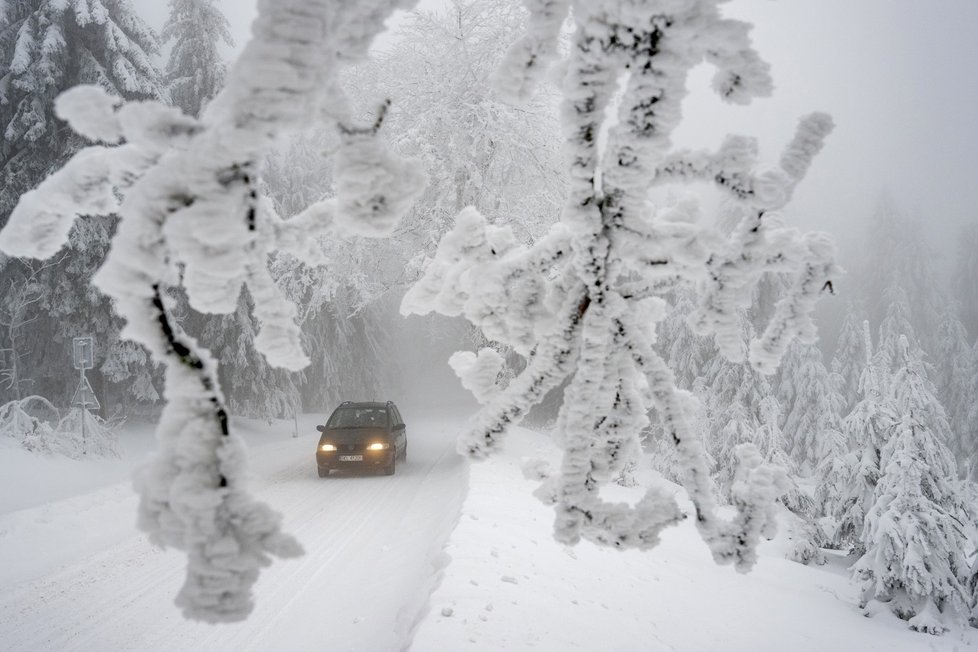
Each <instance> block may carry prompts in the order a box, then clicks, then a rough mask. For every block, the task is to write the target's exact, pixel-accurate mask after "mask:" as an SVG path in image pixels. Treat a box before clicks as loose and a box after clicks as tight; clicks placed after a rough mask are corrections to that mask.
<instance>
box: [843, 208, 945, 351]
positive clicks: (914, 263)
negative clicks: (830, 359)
mask: <svg viewBox="0 0 978 652" xmlns="http://www.w3.org/2000/svg"><path fill="white" fill-rule="evenodd" d="M867 234H868V238H870V241H871V246H869V247H867V248H866V255H864V256H862V258H861V260H862V262H863V269H862V270H859V271H860V272H861V275H862V277H863V279H864V280H863V283H862V285H863V288H864V292H865V294H864V296H865V298H866V308H867V310H868V312H869V319H870V321H871V322H873V323H881V322H882V321H884V319H885V316H886V314H887V311H888V310H889V308H890V307H891V306H892V305H893V301H894V298H893V296H892V293H891V292H889V291H888V290H889V289H890V288H891V287H893V286H898V287H900V288H901V289H902V292H903V295H904V297H905V299H906V301H907V305H912V306H913V308H914V310H913V314H912V315H911V314H910V313H909V312H908V313H907V318H908V320H909V322H910V324H911V325H912V327H913V331H912V332H916V334H917V337H918V338H919V343H920V345H921V346H922V347H923V348H924V350H925V351H926V352H927V353H929V354H932V353H933V344H934V341H933V337H932V336H933V334H934V333H935V332H936V330H937V324H938V319H939V316H940V314H941V310H942V308H943V306H944V305H945V304H946V303H947V301H948V296H947V293H946V292H945V291H944V287H945V286H944V284H942V283H941V282H940V277H939V274H938V273H937V270H936V269H935V266H934V261H935V260H937V256H935V255H934V252H933V251H932V250H931V248H930V246H929V245H928V242H927V237H926V232H925V229H924V225H923V224H922V222H921V220H920V219H918V218H916V217H913V216H910V215H906V214H904V213H902V212H901V211H900V210H899V209H898V208H897V207H896V206H895V205H894V204H893V203H892V201H891V200H889V199H884V200H883V201H882V202H881V203H880V206H879V208H878V209H877V211H876V214H875V216H874V218H873V219H872V220H871V222H870V224H869V230H868V232H867ZM903 332H904V333H905V334H906V335H907V336H908V337H910V334H911V331H903ZM911 339H913V338H911Z"/></svg>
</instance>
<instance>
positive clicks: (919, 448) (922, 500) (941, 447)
mask: <svg viewBox="0 0 978 652" xmlns="http://www.w3.org/2000/svg"><path fill="white" fill-rule="evenodd" d="M896 350H897V352H898V358H897V360H896V361H895V364H896V373H895V374H894V377H893V384H892V394H893V399H894V404H895V406H896V409H897V410H898V413H899V414H900V417H899V420H898V421H897V423H896V424H895V426H894V427H893V428H892V434H891V435H890V438H889V440H888V441H887V442H886V443H885V445H884V447H883V450H882V455H881V466H880V468H881V475H880V478H879V482H878V483H877V485H876V489H875V491H874V494H873V506H872V507H871V508H870V509H869V510H868V511H867V513H866V520H865V524H864V527H863V533H862V542H863V545H864V547H865V551H866V552H865V553H864V554H863V556H862V557H861V558H860V560H859V561H858V562H857V563H856V565H855V566H854V567H853V572H854V574H855V576H856V577H857V579H858V580H859V581H860V582H861V584H862V588H863V603H864V604H865V603H867V602H869V601H871V600H877V601H880V602H883V603H886V604H887V606H888V607H889V609H890V610H891V611H893V613H894V614H896V615H897V616H899V617H900V618H903V619H904V620H908V621H909V624H910V627H911V628H912V629H915V630H918V631H923V632H928V633H932V634H940V633H943V632H944V631H946V629H947V628H948V626H949V625H953V624H958V623H960V622H962V621H963V620H964V619H966V618H967V614H968V609H969V605H968V603H969V595H968V590H967V587H966V583H967V574H968V564H967V561H966V558H965V550H966V547H967V538H966V534H965V528H966V525H965V522H966V520H967V513H968V510H967V509H966V507H965V501H964V497H963V494H962V491H961V486H960V483H959V482H958V479H957V469H956V464H955V462H954V458H953V456H952V455H951V452H950V451H949V450H948V448H947V445H946V444H945V440H946V437H947V434H948V433H947V423H946V419H945V417H944V410H943V408H942V407H941V405H940V403H939V402H938V401H937V399H936V397H935V396H934V395H933V392H932V386H931V385H930V382H929V381H928V379H927V375H926V371H925V369H924V365H923V362H922V360H921V352H920V351H919V349H918V350H915V349H913V348H911V345H910V344H909V341H908V339H907V338H906V337H900V338H899V342H898V347H897V348H896Z"/></svg>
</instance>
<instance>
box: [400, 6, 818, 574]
mask: <svg viewBox="0 0 978 652" xmlns="http://www.w3.org/2000/svg"><path fill="white" fill-rule="evenodd" d="M718 4H719V3H718V1H717V0H660V1H658V2H653V1H651V0H624V1H622V0H616V1H614V2H612V1H605V0H587V1H585V0H579V1H577V2H573V19H574V21H575V26H576V30H575V31H574V32H573V34H572V35H571V48H570V56H569V61H567V68H566V73H565V75H564V79H563V89H562V90H563V104H562V122H563V128H564V136H565V138H566V157H567V165H568V177H569V185H570V188H569V193H568V197H567V200H566V204H565V206H564V209H563V213H562V218H561V222H560V223H559V224H558V225H556V226H555V227H554V228H553V230H552V231H551V233H550V234H549V235H548V236H547V237H545V238H543V239H542V240H540V241H539V242H537V243H536V244H535V245H534V246H532V247H530V248H525V247H522V246H517V244H516V240H515V238H514V237H513V235H512V234H511V233H510V232H509V230H508V229H501V228H497V227H495V226H492V225H489V224H487V223H486V221H485V220H484V219H483V217H482V216H481V215H479V214H478V213H477V212H476V211H475V210H474V209H466V211H463V213H462V214H460V215H459V218H458V222H457V225H456V227H455V229H454V230H453V231H452V232H451V233H449V234H447V235H446V236H445V237H444V238H443V240H442V242H441V245H440V247H439V250H438V253H437V255H436V257H435V258H434V260H433V261H432V262H431V264H430V266H429V267H428V269H427V271H426V275H425V276H424V278H422V280H421V281H420V282H419V283H418V284H417V285H416V286H414V287H413V288H412V289H411V290H410V291H409V292H408V294H407V295H406V296H405V298H404V303H403V305H402V311H403V312H404V313H405V314H408V313H419V314H423V313H426V312H429V311H432V310H435V311H438V312H441V313H443V314H447V315H464V316H465V317H467V318H468V319H469V320H470V321H472V322H473V323H474V324H476V325H477V326H479V327H481V328H482V329H483V331H484V332H485V334H486V336H487V337H489V338H492V339H496V340H498V341H500V342H502V343H505V344H508V345H510V346H512V347H513V348H514V349H515V350H516V351H517V352H519V353H522V354H523V355H526V356H528V362H527V366H526V369H525V371H523V372H522V373H521V374H520V375H519V376H517V377H516V378H515V379H514V380H513V381H512V382H511V383H510V384H509V386H508V387H506V388H504V389H501V390H498V391H495V392H493V393H492V395H491V396H486V395H485V394H484V393H483V394H482V399H485V400H486V403H485V405H484V406H483V408H482V409H481V411H480V412H479V413H478V414H477V415H476V416H475V417H474V418H473V420H472V422H471V427H470V430H469V431H468V432H467V433H466V434H465V435H463V436H462V438H461V440H460V449H461V450H462V451H463V452H464V453H466V454H468V455H470V456H473V457H482V456H485V455H488V454H490V453H491V452H492V451H493V450H494V449H495V448H496V447H497V446H498V445H499V442H500V440H501V437H502V436H503V435H504V433H505V431H506V429H507V428H508V427H509V426H510V425H512V424H514V423H517V422H518V421H519V420H520V419H521V418H522V417H523V416H524V415H525V414H526V412H527V411H528V410H529V409H530V407H531V406H532V405H533V404H535V403H536V402H538V401H539V400H540V399H541V398H542V397H543V396H544V395H545V394H546V392H547V391H548V390H550V389H552V388H555V387H557V386H558V385H559V384H560V383H561V382H563V381H564V380H566V379H568V378H569V379H570V383H569V385H568V387H567V389H566V391H565V394H564V403H563V408H562V411H561V414H560V418H559V422H558V429H559V434H558V440H559V441H560V442H561V445H562V446H563V448H564V456H563V462H562V468H561V469H560V474H559V476H557V477H554V478H551V479H549V480H548V481H547V482H548V483H549V484H550V486H549V487H546V488H544V489H542V490H541V491H540V492H539V495H542V496H546V497H549V498H550V499H552V501H553V502H554V503H555V509H556V514H557V517H556V526H555V529H556V537H557V539H558V540H559V541H562V542H564V543H571V544H572V543H575V542H577V541H578V540H579V539H580V538H581V537H585V538H588V539H590V540H593V541H598V542H601V543H606V544H610V545H614V546H621V547H639V548H647V547H651V546H654V545H655V543H656V542H657V539H658V535H659V532H660V531H661V529H662V528H663V527H665V526H667V525H670V524H673V523H676V522H677V521H678V520H679V519H681V518H682V514H681V511H680V509H679V508H678V506H677V505H676V503H675V501H674V499H673V498H672V497H671V496H668V495H664V493H663V492H661V491H656V490H652V491H650V492H649V494H648V495H647V496H646V497H645V498H644V499H643V500H642V501H640V502H639V503H638V504H637V505H635V506H634V507H629V506H626V505H617V504H608V503H605V502H603V501H602V499H601V497H600V493H599V492H600V487H601V485H602V484H603V483H605V482H608V481H609V480H610V479H613V478H614V477H615V476H616V474H617V473H618V472H620V470H621V469H622V467H623V465H624V464H626V462H627V451H629V450H631V449H633V448H634V446H635V445H637V436H638V433H639V431H640V429H641V428H642V427H643V426H644V425H645V424H646V423H647V417H646V414H647V413H648V411H649V408H650V407H655V409H656V414H658V415H660V417H661V418H662V420H663V424H662V425H663V427H664V429H665V430H666V431H667V432H668V433H669V434H670V435H671V439H672V441H673V442H674V443H675V445H676V447H677V454H678V457H679V459H680V460H681V462H682V465H683V467H684V468H685V478H684V483H685V486H686V488H687V489H688V492H689V495H690V498H691V499H692V501H693V503H694V505H695V508H696V522H697V525H698V527H699V529H700V532H701V534H702V536H703V538H704V540H705V541H706V542H707V544H708V545H709V547H710V549H711V550H712V552H713V555H714V558H715V559H716V560H717V561H718V562H732V563H734V564H735V565H736V567H737V568H738V569H740V570H746V569H748V568H749V567H750V566H751V565H752V564H753V562H754V559H755V546H756V544H757V541H758V539H759V537H760V536H761V535H762V534H766V533H767V531H768V529H769V528H770V527H771V526H772V521H771V509H772V508H773V501H774V498H775V497H776V496H778V495H779V494H781V493H782V492H783V491H784V490H785V487H786V485H785V479H784V475H783V472H782V471H781V470H780V469H777V468H772V467H769V466H766V465H763V464H761V459H760V456H759V455H758V454H757V451H756V449H753V447H751V446H744V447H741V448H740V449H739V450H738V451H737V457H738V458H739V460H740V463H741V466H740V468H739V469H738V472H737V474H736V479H735V482H734V485H733V488H732V492H731V493H732V497H733V502H734V504H735V506H736V507H737V515H736V516H734V517H733V519H732V520H731V521H724V520H721V519H720V518H719V517H718V516H717V510H716V506H715V503H714V498H713V494H712V486H711V483H710V480H709V470H708V468H707V462H706V459H705V455H704V452H703V446H702V444H701V442H700V441H699V440H698V438H697V436H696V434H695V433H694V431H693V429H692V428H691V427H690V425H689V421H688V419H687V410H688V409H689V407H688V406H689V398H688V397H687V394H686V393H685V392H682V391H680V390H679V389H678V388H677V387H676V384H675V381H674V378H673V374H672V371H671V370H670V369H669V368H668V366H667V365H666V363H665V362H664V361H663V359H662V357H660V355H659V354H658V353H657V352H656V350H655V349H654V344H655V332H656V326H657V324H658V322H660V321H662V320H663V319H664V318H665V316H666V314H667V310H666V308H667V306H666V304H665V301H664V300H663V299H662V298H661V297H662V295H664V294H666V293H667V292H669V291H671V290H674V289H679V288H695V289H696V291H697V294H698V299H699V301H698V307H697V309H696V310H695V311H694V313H693V315H692V316H691V320H692V322H693V323H694V325H695V326H696V328H697V330H698V331H699V332H701V333H703V334H712V335H714V336H715V337H716V340H717V343H718V345H719V346H720V349H721V351H722V352H723V354H724V355H726V356H727V357H729V358H731V359H733V360H743V359H744V358H749V359H750V361H751V363H752V364H753V365H754V366H755V367H756V368H758V369H759V370H762V371H765V372H770V371H772V370H773V369H774V367H775V366H776V365H777V363H778V360H779V358H780V356H781V355H782V353H783V352H784V350H785V348H786V347H787V345H788V344H789V343H790V342H791V340H792V339H794V338H795V337H801V338H803V339H807V340H810V339H811V338H812V337H813V335H814V327H813V324H812V321H811V312H812V309H813V307H814V303H815V300H816V299H817V297H818V296H819V294H820V293H821V292H822V291H823V290H824V289H825V288H826V287H829V288H830V287H831V285H830V283H829V280H830V278H831V276H832V275H833V274H834V273H836V272H837V270H836V268H835V265H834V264H833V262H832V245H831V243H830V241H829V240H828V239H827V238H826V237H825V236H823V235H820V234H805V235H802V234H799V233H797V232H796V231H794V230H791V229H787V228H784V227H782V226H780V223H779V221H778V220H777V219H776V218H775V215H774V212H775V211H777V210H778V209H780V208H782V207H783V206H784V205H785V204H786V203H787V201H788V200H789V199H790V197H791V195H792V192H793V190H794V188H795V186H796V185H797V184H798V182H799V181H801V179H802V177H803V176H804V174H805V172H806V170H807V169H808V167H809V165H810V163H811V160H812V158H813V157H814V155H815V154H816V153H817V152H818V151H819V149H820V148H821V146H822V140H823V138H824V137H825V136H826V135H827V134H828V132H829V131H830V130H831V127H832V123H831V120H830V118H829V117H828V116H826V115H824V114H812V115H810V116H808V117H806V118H804V119H803V120H802V121H801V123H800V124H799V126H798V130H797V133H796V135H795V137H794V139H793V140H792V141H791V142H790V143H789V144H788V146H787V148H786V149H785V151H784V154H783V155H782V157H781V160H780V162H779V164H778V166H777V167H774V168H770V169H759V167H758V163H757V145H756V143H755V141H754V140H753V139H750V138H745V137H729V138H728V139H727V140H726V141H725V142H724V143H723V144H722V145H721V147H720V148H719V150H717V151H716V152H689V151H679V152H676V151H672V150H671V146H670V134H671V133H672V131H673V130H674V129H675V127H676V126H677V125H678V123H679V119H680V102H681V100H682V99H683V97H684V96H685V94H686V90H685V83H686V78H687V76H688V74H689V71H690V70H691V69H692V68H693V67H694V66H696V65H697V64H699V63H700V62H701V61H703V60H706V61H708V62H709V63H711V64H713V65H714V66H715V67H716V68H717V70H718V72H717V75H716V77H715V79H714V89H715V90H716V91H717V92H718V93H719V94H720V95H721V97H723V98H724V99H725V100H727V101H730V102H737V103H742V102H747V101H749V100H750V99H751V98H753V97H757V96H763V95H766V94H768V93H769V92H770V89H771V80H770V78H769V75H768V70H767V66H766V64H764V63H763V62H762V61H761V60H760V59H759V58H758V56H757V54H756V53H755V52H754V51H753V50H752V49H751V47H750V43H749V40H748V36H747V34H748V29H749V26H748V25H747V24H745V23H741V22H737V21H733V20H726V19H722V18H721V17H720V15H719V12H718V9H717V5H718ZM526 5H527V7H528V8H529V10H530V19H529V28H528V32H527V34H526V35H525V36H524V37H523V39H522V40H520V41H519V42H518V43H517V44H516V45H515V46H514V48H513V49H512V50H511V51H510V53H509V55H508V56H507V58H506V59H505V60H504V62H503V64H502V66H501V69H500V71H499V72H498V74H497V78H496V86H497V90H498V91H500V92H501V93H503V94H505V95H507V96H508V97H509V98H510V99H513V100H520V99H523V98H525V97H526V96H527V94H528V93H529V92H531V89H532V86H533V84H534V82H536V81H537V80H539V79H541V78H542V76H543V75H544V73H545V68H546V66H547V64H548V63H550V62H551V61H552V60H553V59H554V58H555V57H556V53H557V39H558V36H559V33H560V26H561V24H562V22H563V20H564V19H565V18H566V17H567V16H568V14H569V9H570V8H571V6H572V3H571V1H570V0H526ZM622 78H623V79H624V80H625V81H624V82H623V83H624V88H623V89H622V90H623V93H622V97H621V101H620V104H619V106H618V115H617V123H616V124H614V125H612V126H610V128H609V131H608V138H607V145H606V147H605V149H604V151H603V152H602V151H600V150H599V145H598V134H599V131H600V130H601V128H602V125H605V124H606V123H607V122H608V120H609V118H610V116H609V111H610V110H611V107H612V97H613V96H614V95H615V93H616V90H618V80H619V79H622ZM699 180H707V181H710V180H712V181H714V182H715V183H716V184H717V185H718V186H719V187H720V188H721V189H723V190H725V191H726V192H728V193H729V194H730V195H731V197H732V198H733V199H734V200H735V201H739V202H741V203H742V204H743V206H744V209H745V210H744V213H745V214H746V215H747V217H746V218H745V219H744V220H743V222H742V223H741V224H740V226H739V227H738V228H737V229H736V231H735V232H734V234H733V236H732V237H731V238H729V239H726V238H724V237H723V236H722V235H720V234H719V233H717V232H715V231H713V230H710V229H707V228H705V227H703V226H702V225H699V224H696V223H691V222H690V221H689V220H688V219H685V217H684V215H683V214H679V213H681V211H672V212H670V211H668V210H656V209H655V208H654V207H653V206H651V204H650V203H649V201H648V198H647V195H648V191H649V190H650V189H651V188H652V187H653V186H661V185H664V184H669V183H676V182H690V181H699ZM766 272H778V273H781V274H784V275H787V276H789V277H790V278H792V279H793V281H792V284H791V285H790V290H789V292H788V293H787V294H786V296H784V297H783V298H782V299H781V300H780V302H779V303H778V305H777V308H776V310H775V314H774V316H773V318H772V320H771V322H770V323H769V325H768V326H767V328H766V330H765V331H764V333H763V334H762V335H761V336H760V337H759V338H758V339H757V340H755V341H754V342H753V343H752V344H751V346H750V350H749V351H748V350H745V349H744V347H743V345H742V339H741V337H740V331H739V323H738V316H737V313H738V309H740V308H742V307H745V306H746V305H748V304H749V302H750V297H751V291H752V289H753V288H754V286H755V285H756V284H757V282H758V280H759V279H760V278H761V276H762V274H764V273H766ZM456 366H457V365H456ZM465 374H466V377H465V379H464V382H465V383H466V385H467V386H472V385H473V384H474V383H473V379H472V378H470V377H469V374H470V372H468V371H466V372H465ZM478 386H479V387H482V385H478Z"/></svg>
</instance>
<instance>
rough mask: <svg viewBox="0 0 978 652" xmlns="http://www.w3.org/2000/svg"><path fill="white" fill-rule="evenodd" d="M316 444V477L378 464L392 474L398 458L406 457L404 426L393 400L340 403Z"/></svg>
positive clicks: (405, 429) (321, 429)
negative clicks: (338, 470)
mask: <svg viewBox="0 0 978 652" xmlns="http://www.w3.org/2000/svg"><path fill="white" fill-rule="evenodd" d="M316 430H318V431H319V432H320V433H322V434H321V436H320V437H319V444H318V445H317V446H316V467H317V468H318V469H319V477H320V478H325V477H328V476H329V472H330V471H333V470H337V469H364V468H381V469H383V471H384V473H385V474H387V475H394V471H395V469H396V467H397V462H398V460H400V461H401V462H405V461H407V428H406V427H405V425H404V419H402V418H401V412H400V411H399V410H398V409H397V406H396V405H394V403H393V402H392V401H387V402H386V403H381V402H364V403H354V402H352V401H345V402H343V403H341V404H340V405H339V407H337V408H336V409H335V410H333V414H331V415H330V417H329V420H327V421H326V423H325V424H323V425H319V426H316Z"/></svg>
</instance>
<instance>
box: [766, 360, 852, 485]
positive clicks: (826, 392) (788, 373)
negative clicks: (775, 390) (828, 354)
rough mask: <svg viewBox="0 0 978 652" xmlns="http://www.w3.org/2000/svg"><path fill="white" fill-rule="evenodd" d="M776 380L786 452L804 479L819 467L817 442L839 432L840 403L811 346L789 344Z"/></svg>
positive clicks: (833, 436)
mask: <svg viewBox="0 0 978 652" xmlns="http://www.w3.org/2000/svg"><path fill="white" fill-rule="evenodd" d="M780 377H781V383H780V385H779V394H781V396H783V397H786V398H782V401H783V402H784V404H785V405H786V406H787V414H786V416H785V420H784V430H785V434H786V437H787V440H788V442H789V445H790V449H789V450H790V452H791V457H792V459H794V461H795V463H796V464H798V466H799V468H800V470H801V472H802V473H804V474H806V475H808V474H811V473H812V472H813V471H814V470H815V469H816V468H817V467H818V465H819V461H820V453H821V451H822V444H821V440H822V439H823V438H830V439H835V437H836V436H837V433H838V432H839V431H840V429H841V423H840V421H841V417H840V413H841V411H842V410H843V409H844V401H843V398H842V396H841V395H840V394H839V392H838V390H837V388H836V383H835V382H833V381H832V379H831V377H830V376H829V372H828V370H827V369H826V368H825V364H824V363H823V362H822V354H821V352H820V351H819V350H818V347H817V346H815V345H814V344H803V343H801V342H795V343H794V344H792V345H791V347H790V348H789V349H788V355H787V356H786V360H785V366H784V368H783V369H782V373H781V375H780Z"/></svg>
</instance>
